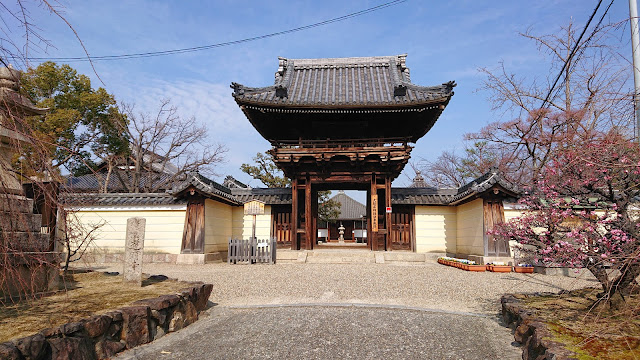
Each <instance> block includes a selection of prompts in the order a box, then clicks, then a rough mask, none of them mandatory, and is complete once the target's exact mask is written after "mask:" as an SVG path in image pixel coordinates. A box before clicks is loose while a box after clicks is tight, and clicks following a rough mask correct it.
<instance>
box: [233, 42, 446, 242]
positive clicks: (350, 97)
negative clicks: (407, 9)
mask: <svg viewBox="0 0 640 360" xmlns="http://www.w3.org/2000/svg"><path fill="white" fill-rule="evenodd" d="M454 86H455V83H454V82H448V83H444V84H442V85H439V86H433V87H424V86H418V85H415V84H413V83H411V79H410V75H409V69H408V68H407V67H406V54H405V55H397V56H380V57H362V58H334V59H285V58H279V68H278V71H277V72H276V74H275V84H274V85H272V86H267V87H262V88H250V87H245V86H244V85H241V84H237V83H233V84H232V88H233V89H234V93H233V96H234V98H235V100H236V102H237V103H238V105H239V106H240V108H241V109H242V111H243V112H244V114H245V115H246V116H247V118H248V119H249V121H250V122H251V124H252V125H253V126H254V127H255V128H256V130H257V131H258V132H259V133H260V134H261V135H262V136H263V137H264V138H265V139H267V140H268V141H269V142H270V143H271V145H272V146H273V147H272V149H271V150H270V154H271V155H272V156H273V159H274V161H275V163H276V165H277V166H278V167H279V168H280V169H281V170H282V171H283V173H284V175H285V176H287V177H288V178H290V179H291V183H292V186H291V191H292V209H291V216H290V224H291V226H290V230H289V231H290V239H291V248H292V249H296V250H299V249H302V248H304V249H313V248H314V245H315V244H316V240H317V239H316V238H317V228H318V220H317V219H318V191H322V190H330V189H338V190H339V189H343V190H366V191H367V214H368V215H367V219H366V220H367V234H368V235H367V236H368V245H369V248H370V249H371V250H392V248H396V249H400V248H405V249H406V248H407V242H406V236H407V234H410V231H412V230H411V226H412V223H411V221H410V220H409V219H408V217H403V216H401V215H400V213H398V214H395V213H393V211H391V212H388V211H387V208H391V198H392V194H391V182H392V181H393V180H394V179H395V178H397V177H398V176H399V175H400V173H401V172H402V170H403V169H404V166H405V165H406V164H407V162H408V161H409V158H410V154H411V150H412V148H413V147H412V146H411V145H410V144H411V143H415V142H416V141H417V140H418V139H420V138H421V137H422V136H424V135H425V134H426V133H427V132H428V131H429V130H430V129H431V127H432V126H433V125H434V124H435V122H436V120H437V119H438V117H439V116H440V114H441V113H442V111H443V110H444V109H445V107H446V106H447V104H448V103H449V100H450V99H451V97H452V96H453V87H454ZM282 217H283V219H284V218H285V216H282ZM392 218H393V219H395V220H396V221H393V222H392ZM393 223H396V224H397V226H395V228H394V226H392V224H393ZM279 227H280V229H279V231H281V230H282V229H284V228H287V226H285V225H282V223H280V225H279ZM409 247H411V245H410V244H409Z"/></svg>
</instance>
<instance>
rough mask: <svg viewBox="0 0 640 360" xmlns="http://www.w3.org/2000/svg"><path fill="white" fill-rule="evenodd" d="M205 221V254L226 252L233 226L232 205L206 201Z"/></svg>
mask: <svg viewBox="0 0 640 360" xmlns="http://www.w3.org/2000/svg"><path fill="white" fill-rule="evenodd" d="M204 219H205V220H204V252H205V253H212V252H218V251H226V250H227V248H228V245H229V238H230V237H231V235H232V226H233V224H232V222H233V211H232V207H231V205H227V204H223V203H221V202H218V201H214V200H211V199H206V200H205V202H204Z"/></svg>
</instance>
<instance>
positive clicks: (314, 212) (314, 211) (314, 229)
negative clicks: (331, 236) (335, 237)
mask: <svg viewBox="0 0 640 360" xmlns="http://www.w3.org/2000/svg"><path fill="white" fill-rule="evenodd" d="M309 187H311V183H309ZM311 219H312V220H313V221H312V222H311V249H313V248H314V247H315V246H316V237H317V236H318V190H316V189H314V188H311Z"/></svg>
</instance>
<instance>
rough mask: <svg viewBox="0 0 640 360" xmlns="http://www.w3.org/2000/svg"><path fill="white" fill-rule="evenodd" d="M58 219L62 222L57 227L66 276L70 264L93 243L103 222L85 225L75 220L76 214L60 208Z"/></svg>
mask: <svg viewBox="0 0 640 360" xmlns="http://www.w3.org/2000/svg"><path fill="white" fill-rule="evenodd" d="M61 212H62V213H61V214H60V216H59V217H60V218H61V219H62V220H63V221H64V222H63V224H60V226H59V234H60V235H61V236H60V238H59V240H58V241H59V242H60V244H61V245H62V246H63V247H64V249H65V252H66V254H65V260H64V265H63V266H62V270H63V271H64V273H65V274H66V273H67V272H68V271H69V265H70V264H71V263H72V262H75V261H79V260H80V259H82V257H83V255H84V254H85V252H86V251H87V250H88V249H89V247H90V246H91V245H92V244H94V243H95V240H96V236H97V233H98V231H99V230H100V228H101V227H103V226H104V224H105V221H104V220H103V221H101V222H98V223H95V224H85V223H83V222H82V221H80V219H78V218H77V214H76V213H75V212H73V211H68V210H66V209H64V208H61Z"/></svg>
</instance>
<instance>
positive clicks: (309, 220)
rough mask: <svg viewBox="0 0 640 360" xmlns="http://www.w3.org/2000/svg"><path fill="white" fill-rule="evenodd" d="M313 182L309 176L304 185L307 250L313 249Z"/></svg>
mask: <svg viewBox="0 0 640 360" xmlns="http://www.w3.org/2000/svg"><path fill="white" fill-rule="evenodd" d="M311 198H312V196H311V182H310V181H309V177H308V176H307V179H306V182H305V184H304V234H305V237H304V238H305V245H306V246H305V248H306V249H307V250H311V249H313V241H312V238H314V237H313V221H314V219H313V211H312V206H311V203H312V201H311Z"/></svg>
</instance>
